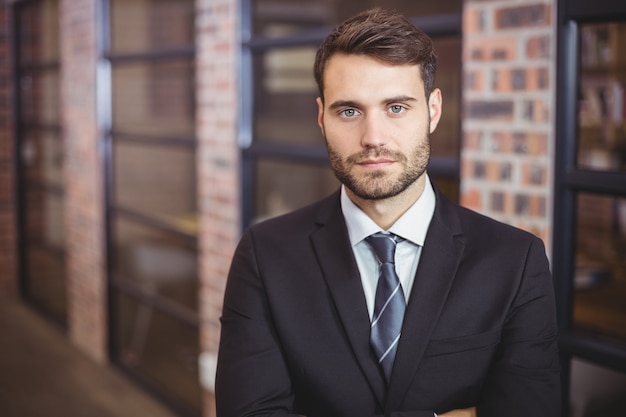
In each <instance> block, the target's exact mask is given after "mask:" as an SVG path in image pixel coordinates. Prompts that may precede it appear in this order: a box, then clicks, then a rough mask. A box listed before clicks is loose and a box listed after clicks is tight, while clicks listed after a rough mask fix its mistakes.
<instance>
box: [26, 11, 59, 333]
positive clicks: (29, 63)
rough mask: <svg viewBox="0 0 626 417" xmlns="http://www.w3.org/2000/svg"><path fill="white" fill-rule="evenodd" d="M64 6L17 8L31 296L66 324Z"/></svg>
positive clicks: (27, 276)
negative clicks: (61, 62) (61, 30)
mask: <svg viewBox="0 0 626 417" xmlns="http://www.w3.org/2000/svg"><path fill="white" fill-rule="evenodd" d="M58 6H59V2H58V1H57V0H51V1H32V2H21V3H19V4H16V6H15V24H16V28H17V33H16V34H17V39H16V41H17V50H16V53H17V57H18V59H17V64H18V65H17V71H16V74H15V77H16V80H17V82H18V85H19V88H18V90H17V99H18V108H17V117H18V120H19V123H18V125H17V126H16V129H17V138H18V148H19V155H20V161H19V174H20V175H19V177H18V179H19V181H20V183H19V184H18V193H19V194H20V196H19V201H20V207H19V210H20V215H21V218H22V224H21V229H20V231H19V233H20V238H21V240H22V242H23V243H24V249H25V250H24V253H23V254H22V255H21V256H23V259H22V260H23V264H22V265H23V266H24V268H23V271H22V276H21V279H22V280H23V287H24V288H25V296H26V298H27V299H28V300H29V301H31V302H32V303H33V304H34V305H36V306H37V307H38V309H40V310H41V311H43V312H45V314H47V315H49V316H50V317H51V318H52V319H53V320H55V321H57V322H58V323H59V324H61V325H63V326H64V325H65V324H66V318H67V317H66V316H67V308H66V292H67V289H66V277H65V254H64V249H65V233H64V231H65V230H64V224H65V215H64V208H65V202H64V196H63V142H62V139H61V135H60V131H61V128H60V107H61V100H60V95H59V94H60V77H59V55H60V51H59V14H58V12H59V8H58Z"/></svg>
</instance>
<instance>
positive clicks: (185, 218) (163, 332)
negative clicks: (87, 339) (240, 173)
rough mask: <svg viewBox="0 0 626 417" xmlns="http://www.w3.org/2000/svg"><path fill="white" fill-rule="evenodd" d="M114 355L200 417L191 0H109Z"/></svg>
mask: <svg viewBox="0 0 626 417" xmlns="http://www.w3.org/2000/svg"><path fill="white" fill-rule="evenodd" d="M109 5H110V13H109V17H110V19H111V20H110V22H108V23H109V25H110V45H109V49H107V50H106V51H104V53H105V57H106V58H107V59H109V60H110V62H111V87H112V88H111V126H110V130H109V131H108V132H107V133H109V139H110V140H111V141H112V147H111V149H112V152H111V153H110V155H109V156H110V159H109V160H108V161H107V164H108V167H109V168H110V172H111V174H112V176H111V180H112V181H111V183H110V186H111V190H110V193H109V195H110V200H109V207H108V210H109V212H110V213H111V218H112V221H111V224H110V229H109V233H110V236H111V249H112V250H111V252H110V253H109V256H110V257H109V261H110V263H109V265H110V271H111V278H112V287H113V290H112V291H111V293H112V300H113V308H112V310H113V311H112V313H113V314H112V315H111V330H110V331H111V334H112V335H113V344H114V346H113V356H114V359H115V361H116V363H118V364H120V365H121V366H122V367H124V368H125V369H126V370H127V371H129V372H130V373H131V374H132V375H134V376H135V377H137V379H138V380H140V381H141V382H142V383H144V384H146V385H148V386H149V387H150V388H151V389H152V390H153V391H155V392H156V393H158V395H159V396H160V397H164V398H166V399H167V400H168V403H169V404H170V405H171V406H172V407H173V408H174V409H175V410H177V411H180V412H181V414H183V415H200V414H201V404H202V395H201V389H200V381H199V377H198V367H197V357H198V354H199V336H198V333H199V327H198V243H197V223H196V216H197V204H196V200H197V184H196V178H197V175H196V148H195V99H196V94H195V60H194V31H195V29H194V28H195V25H194V18H195V14H194V11H195V2H194V1H193V0H110V2H109Z"/></svg>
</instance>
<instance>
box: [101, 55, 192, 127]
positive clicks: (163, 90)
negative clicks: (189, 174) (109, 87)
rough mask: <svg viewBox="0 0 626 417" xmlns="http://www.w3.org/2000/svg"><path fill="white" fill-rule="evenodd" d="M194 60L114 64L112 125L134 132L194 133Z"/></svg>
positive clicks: (181, 59)
mask: <svg viewBox="0 0 626 417" xmlns="http://www.w3.org/2000/svg"><path fill="white" fill-rule="evenodd" d="M194 114H195V102H194V64H193V60H191V59H189V58H178V59H161V60H158V61H157V62H150V61H145V60H143V61H139V62H132V63H120V64H117V65H115V66H114V67H113V129H114V130H115V131H116V132H124V133H126V134H134V135H149V136H156V137H164V136H167V137H172V138H178V137H186V138H188V137H193V134H194V123H195V120H194Z"/></svg>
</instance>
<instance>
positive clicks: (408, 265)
mask: <svg viewBox="0 0 626 417" xmlns="http://www.w3.org/2000/svg"><path fill="white" fill-rule="evenodd" d="M341 210H342V212H343V216H344V218H345V220H346V225H347V226H348V235H349V237H350V244H351V245H352V251H353V252H354V257H355V258H356V263H357V266H358V268H359V272H360V274H361V283H362V285H363V293H364V294H365V301H366V303H367V309H368V311H369V314H370V319H371V318H372V315H373V312H374V300H375V297H376V285H377V284H378V272H379V271H378V268H379V266H378V261H377V259H376V256H375V255H374V251H373V250H372V248H371V247H370V245H369V244H368V243H367V242H366V241H365V238H366V237H368V236H369V235H371V234H374V233H377V232H391V233H394V234H396V235H398V236H400V237H402V238H404V239H405V240H404V241H402V242H400V243H398V245H397V247H396V254H395V262H396V273H397V274H398V278H399V279H400V283H401V284H402V289H403V290H404V297H405V299H406V300H407V303H408V301H409V294H411V288H413V282H414V281H415V273H416V271H417V265H418V263H419V259H420V255H421V252H422V247H423V246H424V240H425V239H426V232H427V231H428V226H429V225H430V221H431V219H432V217H433V213H434V211H435V192H434V191H433V187H432V185H431V183H430V178H428V175H427V176H426V186H425V187H424V191H423V192H422V195H421V196H420V197H419V199H418V200H417V201H416V202H415V203H414V204H413V205H412V206H411V207H410V208H409V209H408V210H407V211H406V212H405V213H404V214H403V215H402V216H401V217H400V218H399V219H398V220H397V221H396V222H395V223H394V224H393V225H392V226H391V227H390V228H389V230H382V229H381V228H380V227H379V226H378V225H377V224H376V223H374V221H373V220H372V219H370V218H369V217H368V216H367V215H366V214H365V213H364V212H363V211H362V210H361V209H360V208H358V207H357V206H356V205H355V204H354V203H353V202H352V200H350V198H349V197H348V195H347V194H346V191H345V188H344V187H343V186H342V187H341Z"/></svg>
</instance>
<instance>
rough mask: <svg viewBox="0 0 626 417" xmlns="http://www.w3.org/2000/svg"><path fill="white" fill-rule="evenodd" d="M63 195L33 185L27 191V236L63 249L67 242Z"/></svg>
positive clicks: (42, 243) (30, 239)
mask: <svg viewBox="0 0 626 417" xmlns="http://www.w3.org/2000/svg"><path fill="white" fill-rule="evenodd" d="M64 225H65V218H64V201H63V196H62V195H57V194H55V193H49V192H45V190H43V189H41V188H40V187H31V189H29V190H28V191H27V193H26V227H27V230H26V238H27V240H28V241H31V242H36V243H37V244H39V245H45V246H46V247H51V248H55V249H56V250H62V249H63V246H64V242H65V227H64Z"/></svg>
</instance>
